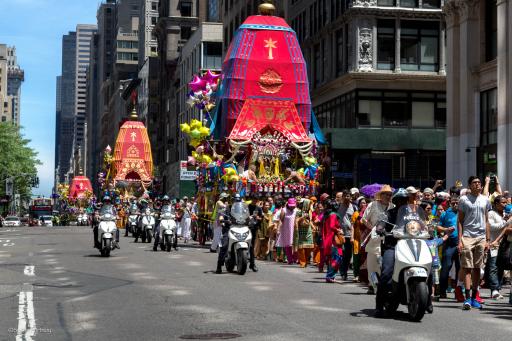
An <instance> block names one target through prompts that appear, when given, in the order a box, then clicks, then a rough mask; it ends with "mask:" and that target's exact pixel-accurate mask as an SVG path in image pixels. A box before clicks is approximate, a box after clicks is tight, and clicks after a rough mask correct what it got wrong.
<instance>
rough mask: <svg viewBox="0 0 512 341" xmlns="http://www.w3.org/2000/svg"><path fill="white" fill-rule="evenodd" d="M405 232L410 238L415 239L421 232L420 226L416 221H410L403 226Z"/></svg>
mask: <svg viewBox="0 0 512 341" xmlns="http://www.w3.org/2000/svg"><path fill="white" fill-rule="evenodd" d="M405 230H406V231H407V233H408V234H410V235H411V236H414V237H417V236H418V235H419V234H420V232H421V224H420V223H419V222H417V221H410V222H408V223H407V225H405Z"/></svg>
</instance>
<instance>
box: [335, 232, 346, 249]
mask: <svg viewBox="0 0 512 341" xmlns="http://www.w3.org/2000/svg"><path fill="white" fill-rule="evenodd" d="M332 243H333V244H334V245H335V246H337V247H342V246H343V244H345V236H344V235H343V233H341V232H336V233H335V234H334V237H333V238H332Z"/></svg>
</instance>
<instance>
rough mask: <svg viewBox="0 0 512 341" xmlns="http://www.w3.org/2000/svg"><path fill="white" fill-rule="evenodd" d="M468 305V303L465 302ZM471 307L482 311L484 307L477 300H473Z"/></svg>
mask: <svg viewBox="0 0 512 341" xmlns="http://www.w3.org/2000/svg"><path fill="white" fill-rule="evenodd" d="M464 304H466V302H464ZM471 307H473V308H475V309H482V305H481V304H480V302H478V301H477V300H476V299H471Z"/></svg>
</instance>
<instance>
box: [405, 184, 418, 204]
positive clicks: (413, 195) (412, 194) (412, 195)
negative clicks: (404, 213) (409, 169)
mask: <svg viewBox="0 0 512 341" xmlns="http://www.w3.org/2000/svg"><path fill="white" fill-rule="evenodd" d="M405 191H406V192H407V194H408V195H409V202H408V203H409V204H416V201H417V199H418V193H419V191H418V190H417V189H416V188H415V187H414V186H409V187H407V188H406V189H405Z"/></svg>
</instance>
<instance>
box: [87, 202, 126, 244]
mask: <svg viewBox="0 0 512 341" xmlns="http://www.w3.org/2000/svg"><path fill="white" fill-rule="evenodd" d="M102 202H103V205H102V207H101V211H100V215H101V214H105V213H107V212H109V213H110V214H112V216H114V217H115V216H116V215H117V212H116V209H115V207H114V205H112V199H111V198H110V197H109V196H108V195H106V196H104V197H103V200H102ZM98 226H99V224H95V225H94V227H93V230H92V231H93V235H94V245H95V247H96V248H99V247H101V245H100V246H99V247H98ZM115 247H116V248H118V249H120V247H119V229H116V242H115Z"/></svg>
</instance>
